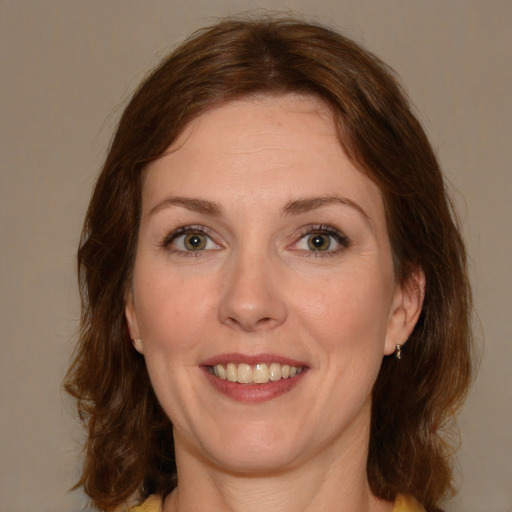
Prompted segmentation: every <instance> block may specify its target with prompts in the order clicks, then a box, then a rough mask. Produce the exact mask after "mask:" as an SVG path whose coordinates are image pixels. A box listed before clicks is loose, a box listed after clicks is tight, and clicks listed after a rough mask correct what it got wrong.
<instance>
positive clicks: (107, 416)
mask: <svg viewBox="0 0 512 512" xmlns="http://www.w3.org/2000/svg"><path fill="white" fill-rule="evenodd" d="M288 93H300V94H309V95H312V96H315V97H318V98H320V99H322V100H323V101H324V102H325V104H327V105H328V106H329V107H330V108H331V109H332V111H333V113H334V117H335V123H336V127H337V129H338V132H339V141H340V144H341V145H342V146H343V148H344V150H345V151H346V153H347V154H348V156H349V158H350V159H351V161H352V162H353V163H354V165H356V167H357V168H358V169H359V170H360V171H361V172H362V173H364V174H365V175H366V176H368V177H369V178H370V179H371V180H373V181H374V182H375V183H376V184H377V185H378V187H379V188H380V190H381V193H382V196H383V198H384V205H385V212H386V221H387V227H388V232H389V237H390V241H391V247H392V253H393V261H394V267H395V275H396V279H397V281H398V282H400V283H404V282H405V281H406V280H407V278H408V277H409V275H410V273H411V271H413V270H414V269H417V268H418V267H419V268H421V269H422V270H423V272H424V274H425V278H426V291H425V299H424V304H423V310H422V314H421V316H420V319H419V321H418V323H417V325H416V327H415V329H414V331H413V333H412V334H411V336H410V338H409V340H408V342H407V344H406V345H405V346H404V347H403V349H402V352H403V357H402V359H401V360H400V361H398V360H396V359H395V358H394V357H392V356H387V357H384V360H383V364H382V368H381V370H380V374H379V376H378V378H377V381H376V383H375V385H374V390H373V406H372V407H373V409H372V424H371V434H370V445H369V458H368V463H367V475H368V480H369V483H370V486H371V489H372V492H373V493H374V494H375V495H376V496H379V497H381V498H384V499H388V500H392V499H394V498H395V496H396V495H397V494H398V493H405V494H410V495H413V496H415V497H416V499H417V500H418V501H420V502H421V503H422V504H423V505H424V506H425V508H426V510H427V511H428V512H432V511H434V510H436V509H437V507H438V503H439V500H440V499H441V498H442V497H443V496H444V495H445V494H446V493H447V492H448V491H450V490H451V488H452V472H451V469H450V456H451V453H452V448H451V447H450V445H449V443H448V441H447V440H448V439H449V437H448V436H447V434H446V432H448V430H447V429H449V427H451V426H452V425H451V423H452V421H451V420H452V419H453V418H454V414H455V412H456V410H457V409H458V407H459V406H460V404H461V403H462V401H463V399H464V398H465V395H466V392H467V389H468V386H469V383H470V380H471V373H472V362H471V312H472V302H471V292H470V287H469V283H468V278H467V270H466V255H465V249H464V244H463V241H462V238H461V235H460V230H459V228H458V225H457V221H456V216H455V214H454V212H453V208H452V207H451V203H450V201H449V198H448V196H447V192H446V188H445V183H444V180H443V175H442V172H441V170H440V167H439V165H438V162H437V160H436V157H435V155H434V152H433V150H432V148H431V146H430V144H429V142H428V140H427V137H426V135H425V133H424V131H423V129H422V128H421V126H420V124H419V122H418V120H417V119H416V117H415V116H414V114H413V113H412V111H411V107H410V105H409V103H408V100H407V98H406V95H405V94H404V92H403V91H402V89H401V87H400V85H399V83H398V81H397V79H396V77H395V76H394V73H393V71H392V70H390V69H389V68H388V67H387V66H386V65H385V64H384V63H383V62H381V61H380V60H379V59H378V58H377V57H375V56H374V55H372V54H371V53H369V52H368V51H366V50H364V49H363V48H361V47H360V46H359V45H358V44H356V43H354V42H353V41H351V40H350V39H348V38H346V37H343V36H342V35H340V34H338V33H336V32H334V31H332V30H330V29H328V28H325V27H322V26H319V25H315V24H311V23H306V22H303V21H297V20H292V19H282V18H277V19H276V18H258V19H239V20H236V19H235V20H226V21H222V22H220V23H218V24H216V25H214V26H212V27H209V28H206V29H203V30H200V31H198V32H196V33H195V34H193V35H192V36H191V38H189V39H188V40H186V41H185V42H184V43H183V44H182V45H181V46H180V47H178V48H177V49H176V50H175V51H173V52H172V53H171V54H170V55H169V56H168V57H167V58H166V59H165V60H164V61H163V62H162V63H161V64H160V65H159V66H158V67H157V68H156V69H155V70H154V71H153V72H152V73H151V74H150V75H149V76H148V77H147V78H146V79H145V80H144V82H143V83H142V84H141V85H140V87H139V88H138V90H137V91H136V92H135V94H134V96H133V98H132V99H131V101H130V102H129V104H128V106H127V107H126V109H125V111H124V113H123V115H122V117H121V119H120V122H119V126H118V128H117V132H116V134H115V137H114V139H113V141H112V144H111V147H110V150H109V153H108V156H107V158H106V162H105V164H104V166H103V169H102V171H101V174H100V176H99V178H98V180H97V183H96V185H95V188H94V192H93V195H92V198H91V201H90V204H89V209H88V211H87V214H86V217H85V222H84V227H83V231H82V236H81V241H80V247H79V251H78V271H79V286H80V293H81V298H82V316H81V331H80V333H81V334H80V338H79V342H78V345H77V348H76V353H75V355H74V360H73V362H72V365H71V367H70V369H69V371H68V373H67V376H66V380H65V388H66V390H67V391H68V392H69V393H70V394H71V395H72V396H73V397H74V398H75V399H76V400H77V406H78V413H79V416H80V418H81V420H82V421H83V422H84V423H85V424H86V425H87V428H88V437H87V440H86V443H85V460H84V466H83V473H82V476H81V478H80V480H79V482H78V484H77V486H83V487H84V489H85V491H86V492H87V493H88V494H89V495H90V496H91V498H92V503H93V504H94V505H96V506H97V507H99V508H100V509H102V510H106V511H111V510H114V509H115V508H116V507H118V506H119V505H120V504H122V503H124V502H126V500H127V499H128V498H129V497H130V496H133V495H134V494H138V495H139V496H140V497H141V498H143V497H144V496H147V495H148V494H150V493H159V494H162V495H166V494H168V493H169V492H171V491H172V489H173V488H174V487H175V486H176V485H177V483H176V465H175V461H174V453H173V437H172V425H171V423H170V420H169V419H168V418H167V417H166V415H165V414H164V413H163V411H162V409H161V407H160V405H159V404H158V401H157V399H156V397H155V395H154V393H153V390H152V388H151V385H150V382H149V378H148V374H147V371H146V367H145V363H144V359H143V357H142V356H141V355H139V354H138V353H137V352H136V351H135V350H134V348H133V347H132V343H131V340H130V338H129V335H128V330H127V325H126V320H125V316H124V306H125V296H126V292H127V289H128V288H129V287H130V285H131V279H132V269H133V263H134V257H135V248H136V240H137V232H138V225H139V217H140V208H141V187H142V178H141V174H142V171H143V169H144V168H145V166H146V165H147V164H148V162H151V161H152V160H154V159H156V158H158V157H159V156H160V155H162V153H163V152H164V151H165V150H166V149H167V148H168V147H169V146H170V145H171V144H172V143H173V141H174V140H176V138H177V136H178V135H179V134H180V133H181V132H182V130H183V129H184V127H185V126H186V125H187V124H188V123H189V122H190V121H191V120H192V119H194V118H196V117H197V116H198V115H200V114H201V113H203V112H204V111H205V110H207V109H210V108H213V107H215V106H218V105H220V104H222V103H223V102H228V101H230V100H234V99H238V98H242V97H246V96H250V95H256V94H273V95H276V94H288Z"/></svg>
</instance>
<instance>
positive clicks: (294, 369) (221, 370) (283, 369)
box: [210, 363, 304, 384]
mask: <svg viewBox="0 0 512 512" xmlns="http://www.w3.org/2000/svg"><path fill="white" fill-rule="evenodd" d="M302 370H304V367H302V366H290V365H287V364H280V363H271V364H270V365H267V364H266V363H258V364H256V365H254V366H251V365H248V364H245V363H240V364H238V365H237V364H235V363H228V364H226V365H223V364H216V365H215V366H213V367H211V370H210V371H211V373H213V374H214V375H215V376H216V377H218V378H219V379H223V380H229V381H230V382H238V383H240V384H266V383H267V382H269V381H277V380H281V379H289V378H292V377H295V376H296V375H299V373H301V372H302Z"/></svg>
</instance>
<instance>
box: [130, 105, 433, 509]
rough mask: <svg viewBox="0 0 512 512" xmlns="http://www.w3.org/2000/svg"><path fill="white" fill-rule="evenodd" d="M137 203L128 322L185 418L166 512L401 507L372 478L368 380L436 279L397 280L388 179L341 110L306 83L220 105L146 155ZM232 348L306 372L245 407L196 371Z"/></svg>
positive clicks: (177, 427) (164, 393)
mask: <svg viewBox="0 0 512 512" xmlns="http://www.w3.org/2000/svg"><path fill="white" fill-rule="evenodd" d="M176 198H180V199H178V200H177V199H176ZM183 198H186V199H187V200H186V201H185V200H183ZM312 198H316V200H314V201H309V200H310V199H312ZM318 198H322V199H321V200H320V201H319V200H317V199H318ZM333 198H336V199H333ZM142 199H143V200H142V217H141V224H140V233H139V241H138V248H137V254H136V259H135V269H134V281H133V285H132V288H131V290H130V292H129V293H128V296H127V299H126V316H127V319H128V322H129V326H130V331H131V335H132V338H133V339H134V340H135V341H134V346H135V349H136V350H138V351H139V352H140V353H142V354H144V357H145V359H146V364H147V367H148V372H149V375H150V378H151V382H152V385H153V387H154V389H155V392H156V395H157V397H158V399H159V401H160V403H161V404H162V406H163V408H164V410H165V411H166V413H167V414H168V415H169V417H170V418H171V420H172V423H173V426H174V439H175V445H176V454H177V464H178V479H179V487H178V489H177V490H176V491H175V492H173V493H172V494H171V495H170V496H168V497H167V499H166V500H165V503H164V511H165V512H170V511H172V510H178V509H179V511H180V512H188V511H190V512H191V511H194V510H201V509H203V507H204V503H208V504H209V509H210V510H225V511H242V510H243V511H244V512H248V511H249V512H250V511H253V510H254V511H256V510H258V511H260V510H279V511H285V512H286V511H288V510H289V511H292V510H294V511H296V510H302V511H313V510H315V511H318V510H337V511H347V512H348V511H354V510H358V511H377V510H382V511H385V510H391V508H392V504H391V503H388V502H383V501H381V500H378V499H377V498H375V497H374V496H373V495H372V494H371V492H370V489H369V486H368V482H367V478H366V459H367V446H368V438H369V425H370V410H371V389H372V386H373V384H374V382H375V379H376V377H377V374H378V372H379V368H380V365H381V362H382V358H383V356H384V355H388V354H392V353H393V351H394V350H395V346H396V344H397V343H404V342H405V340H407V337H408V336H409V334H410V332H411V331H412V329H413V327H414V325H415V323H416V320H417V318H418V316H419V313H420V310H421V302H422V296H423V292H422V290H423V281H422V280H423V277H422V275H421V272H418V273H417V274H415V275H414V276H412V277H411V282H410V283H406V284H405V285H402V286H399V285H397V283H396V282H395V279H394V273H393V264H392V256H391V250H390V242H389V238H388V233H387V229H386V223H385V215H384V206H383V201H382V197H381V194H380V191H379V189H378V187H377V186H376V185H375V184H374V183H373V182H372V181H371V180H369V179H368V178H367V177H366V176H364V175H363V174H362V173H360V172H359V171H358V170H357V169H356V168H355V167H354V166H353V164H352V163H351V162H350V160H349V159H348V157H347V156H346V154H345V153H344V151H343V149H342V148H341V146H340V144H339V141H338V138H337V134H336V131H335V127H334V123H333V119H332V116H331V114H330V112H329V110H328V109H327V108H326V107H325V106H324V105H323V104H322V103H321V102H320V101H319V100H317V99H315V98H311V97H307V96H296V95H284V96H278V97H275V96H270V97H269V96H264V97H256V98H248V99H244V100H240V101H235V102H231V103H228V104H225V105H222V106H220V107H218V108H214V109H212V110H210V111H208V112H206V113H204V114H203V115H202V116H200V117H199V118H197V119H195V120H194V121H192V122H191V123H190V124H189V126H188V127H187V129H186V130H185V131H184V133H183V134H182V135H181V136H180V137H179V140H178V141H176V142H175V144H174V145H173V146H172V147H171V148H170V149H169V151H167V152H166V154H165V155H163V156H162V157H161V158H160V159H158V160H157V161H155V162H153V163H151V164H150V165H149V166H148V168H147V169H146V174H145V180H144V186H143V194H142ZM190 199H193V200H198V201H203V203H200V202H198V201H196V202H191V201H190ZM204 201H207V202H208V203H207V206H208V208H205V207H204V206H205V203H204ZM184 226H193V229H192V232H193V234H196V235H198V236H199V239H200V241H201V243H205V244H206V245H205V246H204V248H202V249H200V250H190V249H189V248H188V247H187V246H186V244H185V243H184V242H185V235H183V234H180V233H179V232H178V233H176V230H178V229H180V228H183V227H184ZM326 226H327V227H329V230H337V231H338V232H340V233H341V234H342V235H341V237H340V236H338V235H333V234H332V233H331V232H327V233H326V232H325V229H326ZM198 228H200V229H201V230H203V231H198ZM204 231H206V233H205V232H204ZM315 236H320V240H321V241H322V243H323V244H324V246H329V244H330V246H329V247H328V250H326V251H322V250H313V249H312V248H311V245H310V244H308V242H311V240H312V238H313V237H315ZM324 246H322V247H324ZM226 353H239V354H243V355H249V356H250V355H254V354H262V353H265V354H274V355H276V356H277V357H278V358H279V357H287V358H292V359H294V360H297V361H300V362H303V363H305V366H307V371H305V372H304V374H303V375H301V378H300V381H297V382H298V383H297V384H296V385H295V386H293V387H292V389H291V390H289V391H288V392H286V393H284V394H280V395H279V396H276V397H274V398H272V399H269V400H264V401H257V402H250V401H249V402H240V401H237V400H234V399H233V398H232V397H229V396H226V395H224V394H222V393H219V391H218V390H217V389H215V387H214V386H212V385H211V383H210V382H209V380H208V378H207V377H206V375H205V371H204V368H203V367H201V363H202V362H203V361H205V360H207V359H208V358H212V357H216V356H218V355H219V354H226Z"/></svg>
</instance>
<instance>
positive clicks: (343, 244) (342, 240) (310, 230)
mask: <svg viewBox="0 0 512 512" xmlns="http://www.w3.org/2000/svg"><path fill="white" fill-rule="evenodd" d="M313 235H327V236H329V237H331V238H333V239H334V240H335V242H336V243H337V244H339V247H337V248H335V249H328V250H325V251H320V250H317V251H315V250H302V249H297V250H300V251H303V252H304V256H305V257H307V258H322V257H328V256H333V255H335V254H337V253H339V252H341V251H342V250H344V249H347V248H348V247H350V240H349V239H348V237H347V236H346V235H344V234H343V233H342V232H341V231H339V230H338V229H336V228H334V227H332V226H328V225H326V224H317V225H314V226H307V227H306V228H304V229H303V231H302V232H301V234H300V237H299V240H298V241H297V242H294V244H293V245H297V244H298V243H299V242H300V241H302V240H304V239H306V238H307V237H308V236H313Z"/></svg>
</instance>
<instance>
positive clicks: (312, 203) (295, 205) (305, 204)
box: [149, 196, 374, 231]
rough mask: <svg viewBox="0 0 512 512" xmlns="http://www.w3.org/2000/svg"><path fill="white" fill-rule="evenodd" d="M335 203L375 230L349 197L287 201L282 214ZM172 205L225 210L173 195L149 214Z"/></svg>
mask: <svg viewBox="0 0 512 512" xmlns="http://www.w3.org/2000/svg"><path fill="white" fill-rule="evenodd" d="M333 204H334V205H343V206H348V207H350V208H353V209H355V210H356V211H358V212H359V213H360V214H361V216H362V217H363V218H364V220H365V222H366V223H367V224H368V225H369V227H370V229H371V230H372V231H373V230H374V226H373V222H372V221H371V219H370V217H369V216H368V214H367V213H366V212H365V211H364V209H363V208H362V207H361V206H359V205H358V204H357V203H356V202H354V201H352V200H351V199H348V198H347V197H339V196H325V197H306V198H301V199H295V200H293V201H289V202H288V203H286V204H285V205H284V207H283V208H282V210H281V213H282V215H300V214H302V213H307V212H310V211H313V210H317V209H319V208H322V207H324V206H329V205H333ZM172 206H180V207H182V208H186V209H187V210H190V211H193V212H197V213H203V214H207V215H213V216H220V215H221V214H222V211H223V210H222V206H221V205H220V204H219V203H216V202H214V201H207V200H206V199H194V198H190V197H179V196H172V197H167V198H166V199H164V200H163V201H160V202H159V203H158V204H156V205H155V206H153V208H151V210H150V211H149V215H150V216H151V215H154V214H155V213H156V212H158V211H160V210H163V209H165V208H169V207H172Z"/></svg>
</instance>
